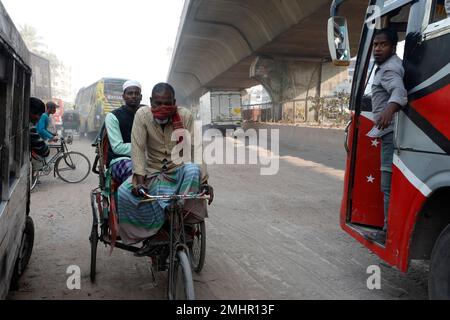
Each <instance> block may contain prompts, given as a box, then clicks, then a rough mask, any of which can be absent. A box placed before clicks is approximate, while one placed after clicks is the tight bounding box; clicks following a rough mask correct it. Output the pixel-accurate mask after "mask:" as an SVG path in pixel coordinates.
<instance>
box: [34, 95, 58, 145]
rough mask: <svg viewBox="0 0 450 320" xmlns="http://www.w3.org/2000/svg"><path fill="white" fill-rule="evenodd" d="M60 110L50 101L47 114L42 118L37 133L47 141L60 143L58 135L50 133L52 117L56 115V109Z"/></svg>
mask: <svg viewBox="0 0 450 320" xmlns="http://www.w3.org/2000/svg"><path fill="white" fill-rule="evenodd" d="M57 108H59V107H58V105H57V104H56V103H54V102H53V101H50V102H48V103H47V112H46V113H44V114H43V115H42V116H41V119H40V120H39V122H38V125H37V131H38V133H39V135H40V136H41V137H42V139H44V140H45V141H52V142H56V141H58V134H57V133H53V132H50V131H49V126H50V116H51V115H53V114H55V113H56V109H57Z"/></svg>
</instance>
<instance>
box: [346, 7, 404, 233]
mask: <svg viewBox="0 0 450 320" xmlns="http://www.w3.org/2000/svg"><path fill="white" fill-rule="evenodd" d="M410 7H411V6H410V5H409V4H407V5H405V6H403V7H401V8H397V9H396V10H394V11H392V12H389V13H387V14H385V15H384V16H382V17H381V23H382V26H383V27H391V28H394V29H396V30H397V31H398V34H399V39H400V41H402V39H404V38H405V35H406V31H407V30H406V29H407V22H408V19H409V14H410ZM375 31H376V30H375V29H374V28H368V27H367V26H366V27H365V28H364V30H363V37H362V39H363V40H362V43H361V47H360V52H359V53H358V60H357V61H358V62H357V65H356V70H355V79H354V82H355V83H354V86H353V92H352V96H353V97H354V99H353V102H352V108H353V109H354V116H353V121H352V123H351V125H350V126H349V131H348V138H347V145H348V148H347V151H348V162H347V172H346V186H345V188H346V189H345V190H344V201H343V214H344V215H345V217H346V223H347V224H353V225H357V226H363V227H369V228H382V227H383V226H384V195H383V193H382V191H381V138H377V137H370V136H369V134H370V132H371V131H372V129H374V127H375V124H374V115H373V113H372V82H373V78H374V76H375V72H376V71H375V70H376V68H377V66H376V65H375V63H374V61H373V57H372V42H373V38H374V34H375ZM403 47H404V45H403V42H399V45H398V46H397V55H398V56H399V57H400V58H402V59H403ZM391 202H392V201H391Z"/></svg>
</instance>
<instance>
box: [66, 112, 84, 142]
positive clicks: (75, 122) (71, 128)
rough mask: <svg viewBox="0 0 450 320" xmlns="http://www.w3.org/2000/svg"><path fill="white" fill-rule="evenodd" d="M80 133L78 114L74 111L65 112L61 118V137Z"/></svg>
mask: <svg viewBox="0 0 450 320" xmlns="http://www.w3.org/2000/svg"><path fill="white" fill-rule="evenodd" d="M79 133H80V114H79V113H78V111H76V110H67V111H65V112H64V114H63V116H62V135H63V136H66V135H67V134H79Z"/></svg>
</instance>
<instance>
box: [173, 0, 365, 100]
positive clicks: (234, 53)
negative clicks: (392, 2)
mask: <svg viewBox="0 0 450 320" xmlns="http://www.w3.org/2000/svg"><path fill="white" fill-rule="evenodd" d="M331 2H332V1H331V0H314V1H310V0H264V1H261V0H186V2H185V6H184V10H183V13H182V17H181V24H180V27H179V32H178V37H177V41H176V46H175V50H174V54H173V58H172V63H171V66H170V71H169V76H168V81H169V82H170V83H172V84H173V85H174V87H175V89H176V91H177V96H178V99H179V100H183V101H185V102H186V103H191V104H192V103H194V104H195V101H197V99H198V97H199V96H201V95H202V94H203V93H204V92H206V91H208V90H210V89H230V90H239V89H245V88H249V87H252V86H254V85H258V84H263V85H264V87H265V88H266V89H267V90H268V92H269V94H270V95H271V97H272V101H273V102H274V103H275V104H280V103H282V101H284V100H287V99H295V98H299V97H304V96H305V95H306V96H307V95H309V96H311V95H318V94H319V95H320V94H321V92H322V91H323V89H324V84H325V87H326V83H327V81H329V80H330V79H333V78H335V77H336V76H337V77H341V78H342V75H341V76H339V74H340V73H341V71H342V68H335V67H334V66H331V65H330V64H329V63H327V61H329V52H328V44H327V34H326V32H327V20H328V18H329V14H330V5H331ZM367 4H368V1H365V0H348V1H347V2H346V3H345V4H344V5H342V7H341V12H342V14H343V15H345V16H347V17H349V28H350V37H351V39H350V42H351V47H352V48H353V54H354V53H356V48H357V45H358V41H359V37H360V30H361V27H362V21H363V15H364V12H365V10H366V7H367ZM334 80H336V79H334ZM330 86H332V85H329V87H330ZM330 89H331V88H328V89H327V88H325V90H330Z"/></svg>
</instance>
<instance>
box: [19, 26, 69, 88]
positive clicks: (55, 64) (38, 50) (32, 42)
mask: <svg viewBox="0 0 450 320" xmlns="http://www.w3.org/2000/svg"><path fill="white" fill-rule="evenodd" d="M19 29H20V35H21V36H22V38H23V40H24V41H25V44H26V45H27V47H28V50H30V51H31V52H33V53H35V54H37V55H39V56H41V57H43V58H45V59H47V60H48V61H50V78H51V83H52V92H53V95H54V97H61V96H63V92H61V90H60V88H58V86H56V85H55V84H56V79H60V78H61V77H62V76H63V75H62V74H61V70H62V69H64V68H65V66H64V64H63V63H62V62H61V61H60V60H59V59H58V57H57V56H56V55H55V54H54V53H52V52H50V51H49V50H48V47H47V46H46V45H45V44H44V42H43V39H42V37H41V36H40V35H39V34H38V32H37V30H36V28H35V27H33V26H30V25H28V24H25V25H24V26H20V27H19Z"/></svg>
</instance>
